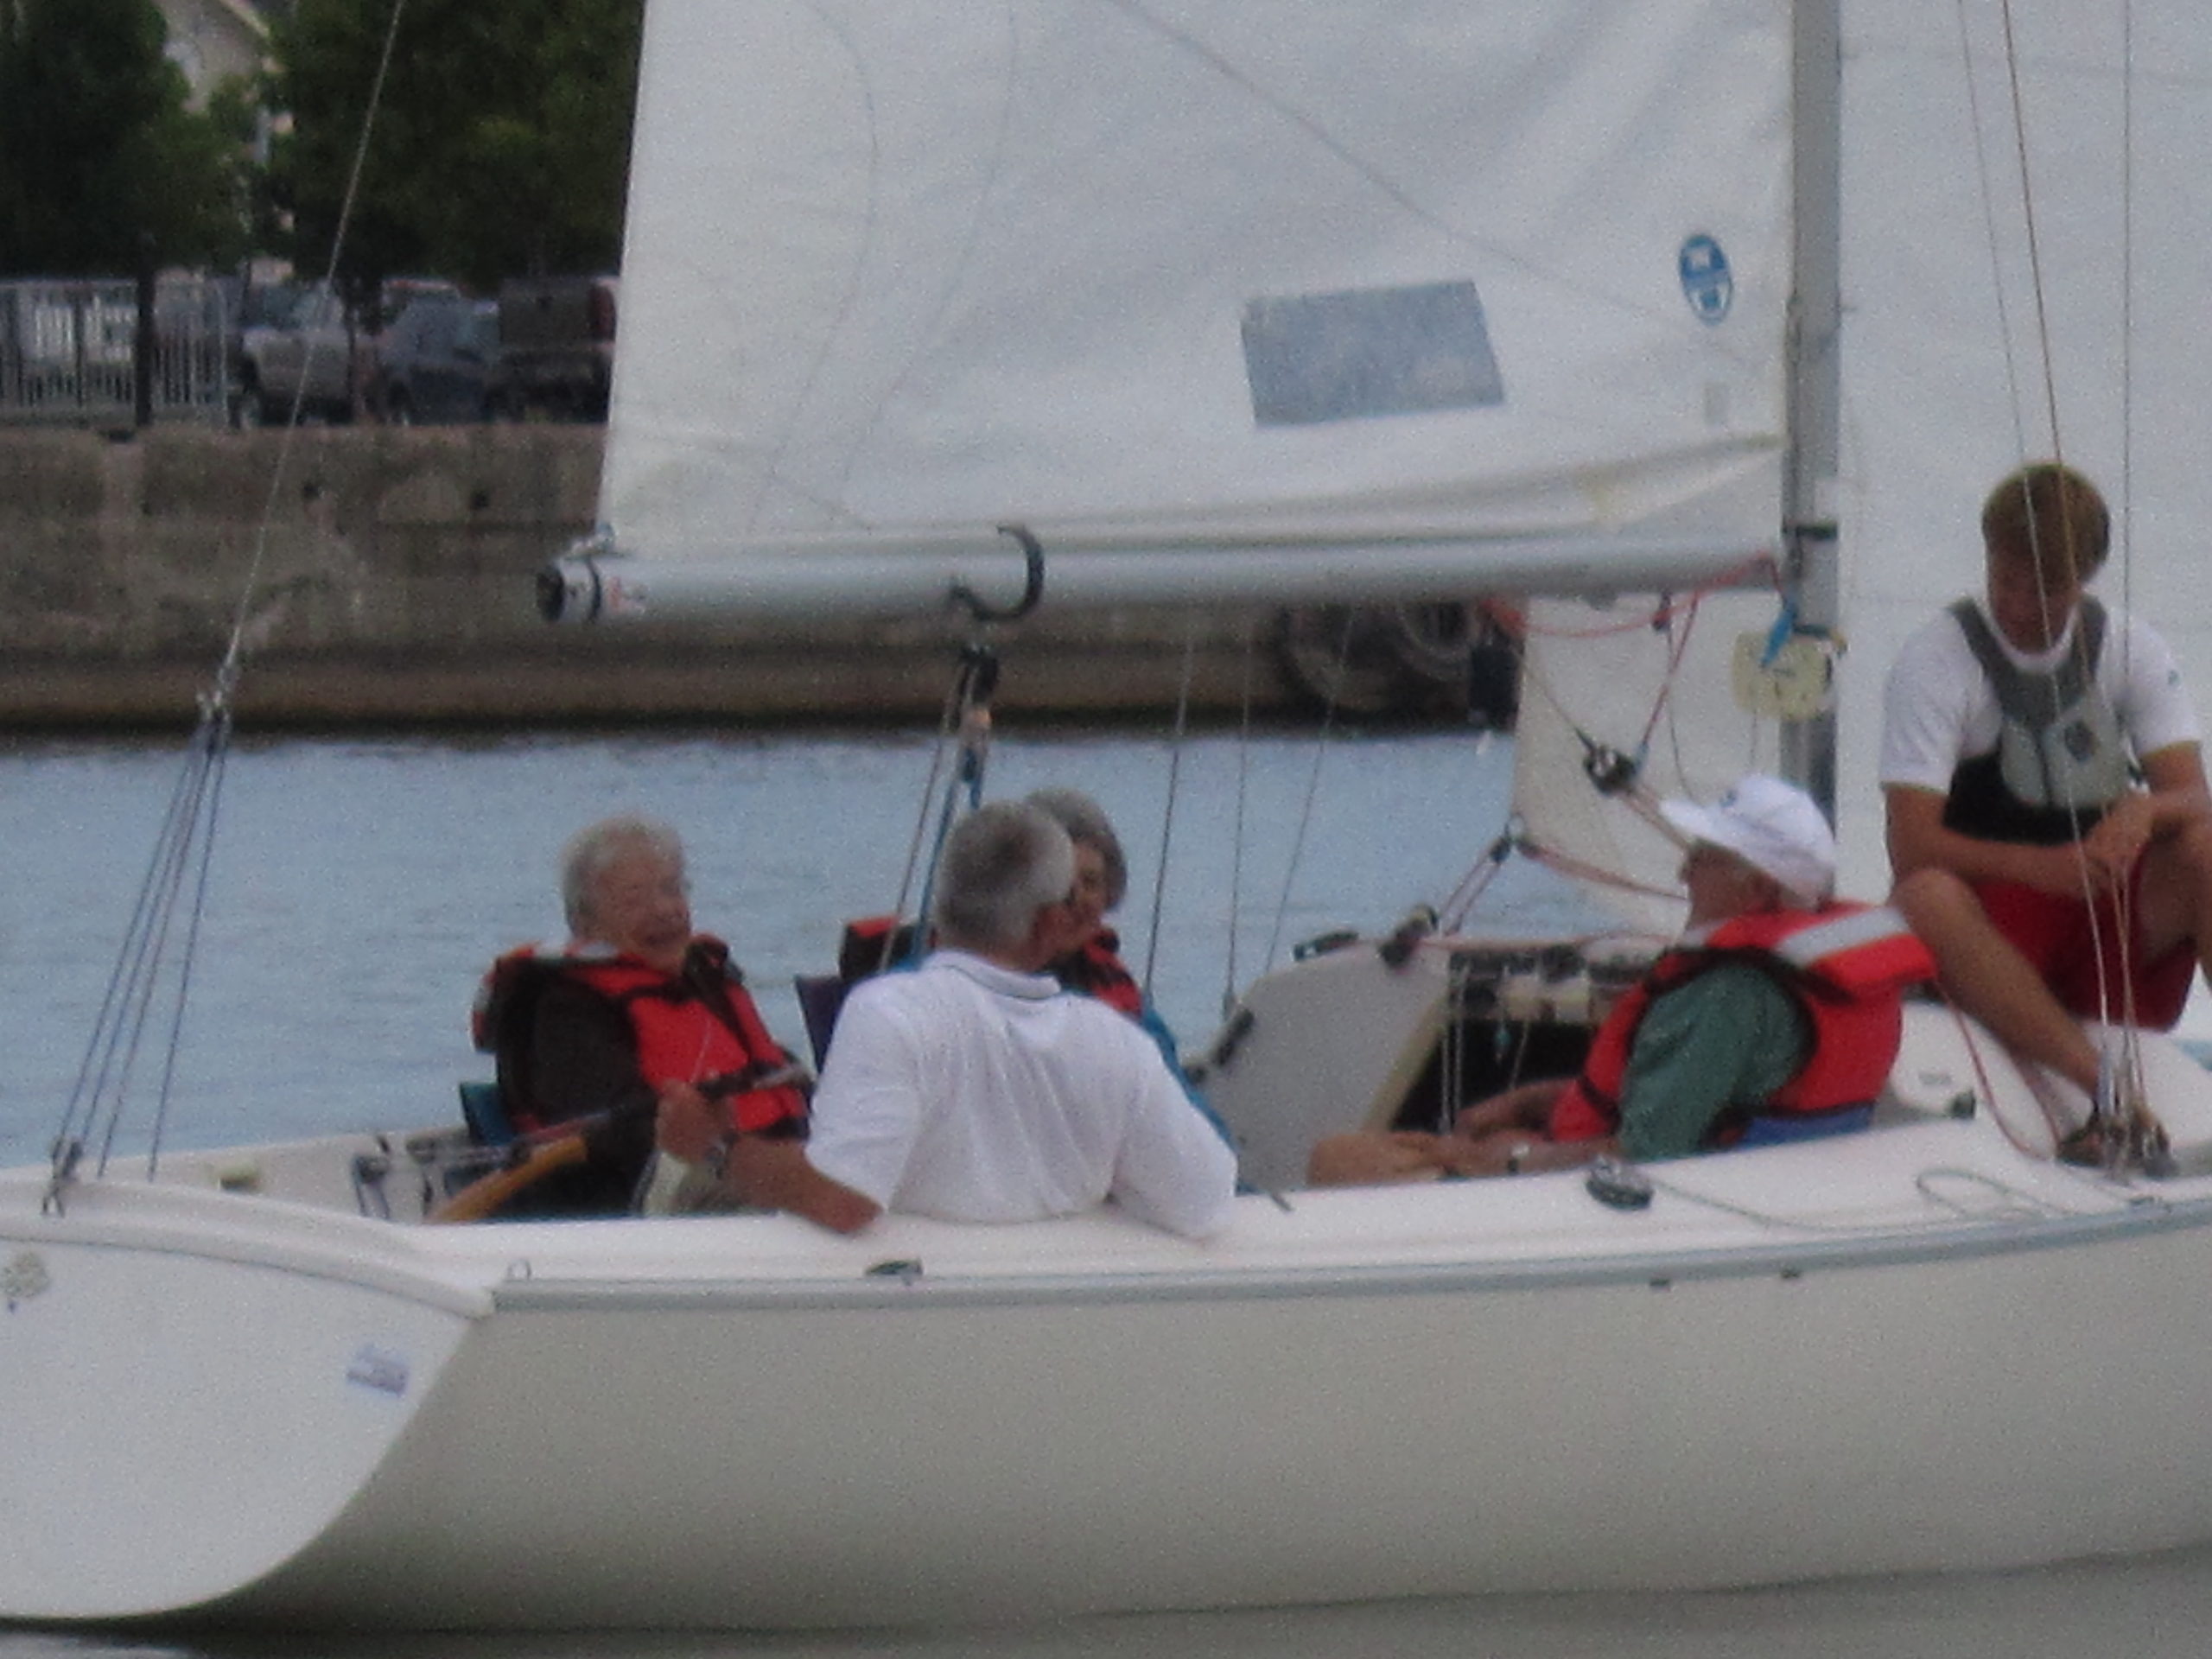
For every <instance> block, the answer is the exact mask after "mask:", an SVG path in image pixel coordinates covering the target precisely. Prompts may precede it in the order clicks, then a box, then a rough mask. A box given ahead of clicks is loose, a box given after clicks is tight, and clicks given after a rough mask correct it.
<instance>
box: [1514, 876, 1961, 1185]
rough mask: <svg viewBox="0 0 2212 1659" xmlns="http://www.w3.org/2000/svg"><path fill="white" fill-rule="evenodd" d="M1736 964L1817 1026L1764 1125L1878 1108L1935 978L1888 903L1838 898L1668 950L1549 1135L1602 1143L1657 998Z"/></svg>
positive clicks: (1593, 1057) (1564, 1100)
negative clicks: (1908, 1006)
mask: <svg viewBox="0 0 2212 1659" xmlns="http://www.w3.org/2000/svg"><path fill="white" fill-rule="evenodd" d="M1730 962H1742V963H1751V965H1753V966H1755V967H1758V968H1759V969H1762V970H1763V971H1764V972H1767V973H1770V974H1771V975H1773V976H1775V978H1776V979H1777V981H1778V982H1780V983H1781V984H1782V985H1783V987H1784V988H1786V989H1788V990H1789V992H1790V994H1791V995H1793V996H1795V997H1796V1001H1797V1006H1798V1007H1800V1008H1802V1009H1803V1010H1804V1013H1805V1016H1806V1018H1807V1020H1808V1021H1809V1022H1810V1024H1811V1027H1812V1037H1813V1040H1812V1043H1811V1045H1810V1046H1809V1049H1808V1052H1807V1054H1806V1056H1805V1058H1804V1061H1803V1063H1802V1065H1800V1066H1799V1067H1798V1069H1797V1071H1796V1073H1795V1075H1793V1076H1792V1077H1790V1079H1789V1082H1787V1083H1786V1084H1783V1086H1782V1088H1781V1089H1780V1090H1777V1092H1776V1093H1775V1094H1774V1095H1772V1096H1770V1097H1769V1098H1768V1099H1767V1100H1766V1101H1764V1103H1760V1105H1759V1106H1758V1109H1757V1113H1758V1116H1767V1115H1773V1116H1781V1117H1789V1118H1810V1117H1816V1116H1821V1115H1824V1114H1829V1113H1837V1112H1844V1111H1848V1110H1851V1109H1853V1108H1856V1107H1862V1106H1865V1105H1867V1104H1869V1103H1872V1100H1873V1099H1874V1097H1875V1096H1877V1095H1878V1094H1879V1093H1880V1092H1881V1090H1882V1085H1883V1084H1884V1083H1885V1082H1886V1081H1887V1079H1888V1077H1889V1073H1890V1067H1891V1065H1894V1064H1895V1063H1896V1060H1897V1043H1898V1040H1899V1039H1900V1037H1901V1035H1902V1033H1903V1030H1904V1003H1903V997H1904V990H1905V988H1906V987H1908V986H1910V985H1913V984H1916V983H1918V982H1920V981H1922V980H1925V979H1929V978H1932V977H1933V976H1934V975H1935V972H1936V961H1935V958H1934V957H1931V956H1929V953H1928V947H1927V946H1926V945H1924V944H1921V942H1920V941H1919V939H1917V938H1915V937H1914V935H1913V933H1912V931H1911V930H1910V928H1908V927H1907V926H1906V925H1905V924H1904V918H1903V917H1901V916H1899V915H1898V914H1897V912H1895V911H1893V910H1891V909H1889V908H1887V907H1886V906H1882V907H1876V906H1867V905H1854V904H1848V903H1844V902H1840V901H1839V902H1835V903H1832V904H1829V905H1827V906H1823V907H1822V908H1821V909H1820V910H1817V911H1802V910H1770V911H1760V912H1756V913H1754V914H1751V915H1748V916H1738V917H1733V918H1730V919H1729V920H1727V921H1726V922H1723V923H1722V924H1721V925H1719V926H1718V927H1716V928H1715V929H1713V931H1712V932H1711V933H1709V934H1707V936H1706V938H1704V939H1703V940H1702V941H1701V942H1700V943H1699V944H1694V945H1684V946H1681V947H1678V948H1676V949H1675V950H1669V951H1667V952H1666V953H1665V954H1664V955H1662V957H1660V958H1659V959H1658V961H1656V962H1655V963H1652V965H1651V970H1650V972H1649V973H1648V974H1646V975H1645V976H1643V980H1642V981H1640V982H1638V983H1637V985H1636V986H1635V987H1634V988H1632V989H1630V991H1629V992H1628V994H1627V995H1624V996H1623V997H1622V998H1621V1000H1620V1001H1618V1002H1617V1003H1615V1004H1614V1005H1613V1009H1612V1012H1611V1014H1608V1015H1607V1016H1606V1017H1605V1023H1604V1024H1603V1025H1601V1026H1600V1027H1599V1028H1598V1034H1597V1036H1596V1037H1595V1038H1594V1039H1592V1042H1591V1046H1590V1054H1589V1058H1587V1059H1586V1061H1585V1062H1584V1065H1583V1068H1582V1075H1581V1076H1580V1077H1577V1078H1576V1079H1575V1080H1574V1081H1573V1083H1571V1084H1568V1085H1567V1087H1566V1088H1565V1089H1563V1090H1560V1096H1559V1099H1558V1101H1557V1102H1556V1103H1554V1105H1553V1108H1552V1114H1551V1121H1550V1124H1549V1127H1548V1130H1547V1133H1548V1135H1549V1136H1550V1138H1551V1139H1553V1140H1554V1141H1595V1140H1599V1139H1600V1138H1602V1137H1604V1136H1605V1135H1611V1134H1612V1133H1613V1132H1614V1131H1615V1130H1616V1129H1618V1128H1619V1127H1620V1121H1621V1114H1620V1092H1621V1085H1622V1084H1623V1082H1624V1079H1625V1078H1626V1077H1627V1075H1628V1058H1629V1052H1630V1049H1631V1048H1632V1047H1633V1046H1634V1045H1635V1042H1636V1032H1637V1027H1638V1026H1639V1025H1641V1024H1642V1023H1643V1015H1644V1014H1645V1012H1646V1010H1648V1009H1649V1007H1650V1006H1651V1002H1652V1000H1653V999H1654V998H1655V997H1658V996H1661V995H1664V994H1665V993H1667V992H1668V991H1670V990H1672V989H1674V988H1675V987H1676V986H1678V985H1681V984H1684V983H1687V982H1688V981H1690V980H1692V979H1694V978H1696V977H1697V976H1698V975H1700V974H1702V973H1706V972H1708V971H1710V970H1711V969H1714V968H1717V967H1719V966H1720V965H1721V964H1722V963H1730ZM1745 1116H1750V1114H1746V1115H1745ZM1742 1130H1743V1122H1742V1121H1741V1120H1738V1121H1736V1122H1727V1123H1724V1124H1722V1125H1721V1126H1720V1127H1719V1130H1718V1132H1717V1133H1716V1135H1715V1136H1714V1138H1713V1144H1715V1145H1726V1144H1727V1143H1728V1142H1729V1141H1732V1140H1733V1139H1735V1138H1736V1137H1737V1136H1738V1135H1740V1134H1741V1133H1742Z"/></svg>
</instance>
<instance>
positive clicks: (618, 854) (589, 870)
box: [561, 812, 683, 934]
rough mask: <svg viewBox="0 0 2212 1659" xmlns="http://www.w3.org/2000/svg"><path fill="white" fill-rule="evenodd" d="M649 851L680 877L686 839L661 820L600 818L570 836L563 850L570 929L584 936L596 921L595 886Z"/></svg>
mask: <svg viewBox="0 0 2212 1659" xmlns="http://www.w3.org/2000/svg"><path fill="white" fill-rule="evenodd" d="M640 851H642V852H648V853H651V854H652V855H653V856H654V857H656V858H658V859H659V860H661V861H663V862H664V863H666V864H667V865H669V866H670V868H672V869H674V870H676V871H677V873H678V874H681V873H682V872H683V837H682V836H678V835H677V833H676V831H675V830H674V829H671V828H670V827H669V826H668V825H667V824H665V823H662V822H661V821H660V820H659V819H658V818H649V817H645V816H644V815H643V814H642V813H637V812H625V813H621V814H620V815H619V816H617V817H612V818H601V820H600V821H599V822H598V823H594V824H589V825H587V826H586V827H585V828H583V829H579V830H577V831H576V833H575V835H573V836H569V844H568V845H567V846H565V847H563V849H561V908H562V910H563V912H565V913H566V914H567V916H568V918H569V931H571V932H573V933H579V934H581V933H582V932H584V931H586V930H587V928H588V926H589V925H590V923H591V922H592V920H593V917H592V913H591V890H592V887H593V884H594V883H595V882H596V881H597V880H599V878H600V877H601V875H603V874H605V873H606V872H607V869H608V868H610V867H611V866H613V865H614V864H617V863H619V862H620V861H622V859H624V858H625V857H626V856H627V855H630V854H632V853H635V852H640Z"/></svg>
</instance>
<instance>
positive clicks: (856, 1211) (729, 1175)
mask: <svg viewBox="0 0 2212 1659" xmlns="http://www.w3.org/2000/svg"><path fill="white" fill-rule="evenodd" d="M722 1179H723V1181H724V1183H725V1185H728V1186H729V1187H730V1189H731V1190H732V1191H734V1192H736V1193H737V1194H738V1196H739V1197H740V1198H743V1199H744V1200H745V1201H746V1202H747V1204H757V1205H760V1207H761V1208H763V1209H766V1210H788V1211H791V1214H793V1215H795V1216H804V1217H806V1218H807V1219H808V1220H809V1221H811V1222H814V1223H817V1224H819V1225H821V1226H823V1227H827V1228H829V1230H830V1231H832V1232H836V1233H857V1232H858V1231H860V1230H861V1228H863V1227H865V1226H867V1225H868V1223H870V1222H872V1221H874V1219H875V1218H876V1217H878V1216H880V1215H881V1214H882V1213H883V1207H882V1205H879V1204H877V1203H876V1201H875V1200H874V1198H869V1197H868V1196H867V1194H865V1193H861V1192H855V1191H854V1190H853V1189H852V1188H851V1187H849V1186H847V1185H845V1184H844V1183H843V1182H842V1181H833V1180H831V1179H829V1177H828V1176H827V1175H824V1174H823V1173H822V1172H821V1171H820V1170H818V1169H817V1168H815V1166H813V1165H812V1164H810V1163H809V1162H807V1160H806V1147H804V1145H803V1144H802V1143H800V1142H798V1141H769V1140H766V1139H764V1138H762V1137H761V1136H760V1135H740V1136H738V1138H737V1140H736V1141H735V1143H734V1145H733V1146H732V1147H730V1149H729V1161H728V1164H726V1165H725V1166H724V1167H723V1176H722Z"/></svg>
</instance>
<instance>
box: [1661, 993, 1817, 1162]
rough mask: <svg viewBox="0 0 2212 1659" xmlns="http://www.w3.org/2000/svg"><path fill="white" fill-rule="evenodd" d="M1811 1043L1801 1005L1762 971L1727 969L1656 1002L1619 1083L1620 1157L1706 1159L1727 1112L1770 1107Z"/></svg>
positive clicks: (1802, 1060)
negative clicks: (1701, 1156) (1697, 1155)
mask: <svg viewBox="0 0 2212 1659" xmlns="http://www.w3.org/2000/svg"><path fill="white" fill-rule="evenodd" d="M1810 1041H1811V1033H1810V1031H1809V1030H1808V1026H1807V1021H1806V1019H1805V1016H1804V1014H1803V1013H1802V1011H1801V1010H1800V1009H1799V1008H1798V1007H1797V1003H1796V999H1795V998H1793V997H1792V996H1791V995H1789V992H1787V991H1785V990H1783V988H1782V987H1781V986H1779V985H1777V984H1776V983H1775V982H1774V981H1773V980H1772V979H1771V978H1770V977H1769V976H1767V975H1766V974H1764V973H1763V972H1762V971H1760V970H1759V969H1757V968H1753V967H1750V966H1746V965H1744V964H1740V963H1729V964H1726V965H1724V966H1721V967H1719V968H1715V969H1712V970H1711V971H1710V972H1707V973H1704V974H1700V975H1699V976H1698V977H1697V978H1695V979H1694V980H1691V981H1690V982H1688V984H1685V985H1680V986H1677V987H1676V988H1675V989H1673V990H1670V991H1668V992H1667V993H1665V994H1664V995H1661V996H1658V997H1656V998H1654V999H1653V1001H1652V1003H1651V1007H1649V1010H1648V1011H1647V1012H1646V1013H1645V1014H1644V1016H1643V1023H1642V1024H1641V1025H1639V1026H1638V1027H1637V1032H1636V1043H1635V1046H1633V1047H1631V1048H1630V1051H1629V1060H1628V1075H1627V1077H1625V1078H1624V1079H1623V1081H1622V1085H1621V1127H1620V1136H1619V1138H1620V1146H1621V1150H1622V1151H1623V1152H1624V1153H1625V1154H1627V1155H1628V1156H1630V1157H1631V1158H1639V1159H1660V1158H1681V1157H1685V1156H1688V1154H1691V1153H1694V1152H1700V1151H1702V1150H1704V1149H1705V1147H1707V1145H1708V1144H1710V1137H1711V1135H1712V1134H1713V1128H1714V1126H1715V1125H1716V1124H1717V1123H1718V1122H1719V1121H1720V1119H1721V1117H1722V1116H1723V1115H1724V1114H1725V1113H1726V1112H1727V1111H1728V1110H1729V1109H1731V1108H1732V1107H1741V1106H1750V1105H1754V1104H1756V1103H1759V1102H1761V1101H1764V1100H1765V1099H1766V1098H1767V1096H1770V1095H1771V1094H1773V1093H1774V1091H1775V1090H1777V1089H1779V1088H1781V1087H1782V1085H1783V1084H1785V1083H1787V1082H1788V1081H1789V1079H1790V1078H1791V1077H1794V1076H1795V1075H1796V1072H1797V1070H1798V1068H1799V1067H1800V1066H1801V1065H1802V1064H1803V1062H1804V1057H1805V1053H1806V1046H1807V1045H1808V1043H1809V1042H1810Z"/></svg>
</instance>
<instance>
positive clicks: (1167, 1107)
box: [1110, 1015, 1236, 1238]
mask: <svg viewBox="0 0 2212 1659" xmlns="http://www.w3.org/2000/svg"><path fill="white" fill-rule="evenodd" d="M1115 1018H1116V1020H1120V1016H1119V1015H1116V1016H1115ZM1119 1030H1120V1032H1121V1033H1125V1039H1124V1040H1123V1041H1122V1045H1121V1046H1122V1052H1123V1053H1125V1054H1126V1056H1127V1058H1126V1059H1125V1060H1124V1061H1123V1062H1122V1063H1123V1064H1124V1065H1126V1066H1127V1067H1128V1071H1127V1072H1126V1073H1125V1078H1124V1086H1125V1087H1127V1088H1128V1089H1130V1090H1134V1091H1135V1098H1134V1100H1133V1101H1132V1103H1131V1106H1130V1109H1129V1119H1128V1133H1127V1137H1126V1139H1125V1141H1124V1142H1123V1144H1122V1153H1121V1156H1120V1157H1119V1158H1118V1159H1117V1160H1116V1166H1115V1171H1114V1179H1113V1185H1112V1187H1111V1188H1110V1192H1111V1194H1112V1196H1113V1198H1114V1200H1115V1202H1116V1203H1117V1204H1119V1205H1121V1206H1122V1208H1123V1209H1125V1210H1127V1211H1128V1212H1129V1213H1130V1214H1131V1215H1134V1216H1136V1217H1139V1218H1141V1219H1142V1220H1145V1221H1148V1222H1150V1223H1151V1224H1153V1225H1154V1226H1155V1227H1160V1228H1164V1229H1166V1230H1167V1231H1169V1232H1171V1233H1178V1234H1180V1235H1181V1236H1183V1237H1185V1238H1206V1237H1210V1236H1211V1235H1213V1234H1215V1233H1217V1232H1219V1231H1220V1230H1222V1229H1223V1228H1224V1227H1225V1226H1227V1225H1228V1224H1229V1217H1230V1210H1231V1205H1232V1204H1233V1201H1234V1200H1235V1198H1236V1154H1235V1153H1234V1152H1232V1151H1231V1150H1230V1147H1229V1143H1228V1142H1227V1141H1224V1139H1223V1138H1222V1136H1221V1135H1220V1133H1219V1132H1218V1131H1217V1129H1216V1128H1214V1126H1213V1124H1212V1123H1211V1122H1210V1121H1209V1120H1208V1119H1207V1118H1206V1117H1205V1116H1203V1115H1202V1114H1201V1113H1199V1112H1198V1111H1197V1110H1196V1109H1193V1107H1192V1103H1191V1100H1190V1099H1189V1097H1188V1096H1185V1094H1184V1092H1183V1088H1182V1085H1181V1084H1179V1083H1178V1082H1177V1081H1176V1080H1175V1077H1174V1075H1173V1073H1172V1072H1171V1071H1169V1070H1168V1069H1167V1065H1166V1061H1165V1060H1164V1059H1162V1058H1161V1057H1160V1052H1159V1050H1157V1049H1156V1048H1154V1046H1152V1043H1151V1040H1150V1039H1148V1038H1147V1037H1146V1036H1145V1035H1144V1034H1143V1033H1141V1032H1140V1031H1138V1030H1136V1029H1135V1027H1131V1026H1128V1025H1126V1024H1123V1025H1122V1026H1121V1027H1119Z"/></svg>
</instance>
